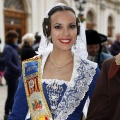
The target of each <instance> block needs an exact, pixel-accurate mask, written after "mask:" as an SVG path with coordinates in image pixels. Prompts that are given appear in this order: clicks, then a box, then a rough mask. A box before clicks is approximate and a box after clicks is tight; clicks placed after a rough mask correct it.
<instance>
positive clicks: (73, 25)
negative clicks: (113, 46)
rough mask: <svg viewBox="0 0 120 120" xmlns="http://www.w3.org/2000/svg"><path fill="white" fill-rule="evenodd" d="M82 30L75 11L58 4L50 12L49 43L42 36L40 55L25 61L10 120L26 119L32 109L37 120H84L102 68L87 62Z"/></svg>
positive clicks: (47, 23)
mask: <svg viewBox="0 0 120 120" xmlns="http://www.w3.org/2000/svg"><path fill="white" fill-rule="evenodd" d="M79 28H80V26H79V23H78V19H77V18H76V15H75V12H74V10H73V9H72V8H70V7H68V6H65V5H64V4H57V5H55V6H54V7H52V8H51V9H50V11H49V12H48V13H47V15H46V17H45V18H44V21H43V32H44V35H45V36H46V37H47V40H49V41H48V42H47V43H46V41H45V40H43V37H42V39H41V45H40V48H39V49H38V53H39V55H38V56H37V57H34V58H32V59H29V60H26V61H24V62H23V76H22V77H21V80H20V84H19V88H18V91H17V94H16V97H15V103H14V106H13V111H12V113H11V115H10V117H9V120H15V119H21V120H23V119H25V117H26V113H27V112H28V106H29V110H30V115H31V118H32V119H33V120H80V117H81V114H82V109H83V106H84V103H85V101H86V98H87V97H88V96H91V94H92V91H93V89H94V86H95V82H96V79H97V77H98V74H99V69H98V67H97V65H96V63H93V62H90V61H89V60H87V59H86V58H87V54H86V48H85V49H84V47H85V44H84V42H85V41H84V40H85V36H84V35H85V31H82V28H83V27H82V26H81V28H80V29H81V30H79ZM79 31H81V32H79ZM77 36H78V39H77ZM76 39H77V41H76ZM50 42H51V43H50ZM43 44H44V46H43ZM47 44H48V46H47ZM45 45H46V46H47V47H45ZM74 45H75V46H74ZM75 48H76V49H75ZM79 48H81V49H84V50H85V51H84V50H83V51H79ZM80 53H81V54H80ZM83 56H84V59H82V57H83ZM23 79H24V82H23ZM25 91H26V93H25ZM26 96H27V98H26ZM27 100H28V101H27ZM19 101H21V102H20V103H19ZM27 102H28V104H27Z"/></svg>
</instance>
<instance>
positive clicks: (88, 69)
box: [42, 54, 97, 120]
mask: <svg viewBox="0 0 120 120" xmlns="http://www.w3.org/2000/svg"><path fill="white" fill-rule="evenodd" d="M45 56H46V57H45ZM45 56H44V55H43V58H42V72H43V68H44V64H45V61H46V59H47V57H48V54H47V55H45ZM96 68H97V64H96V63H93V62H91V61H89V60H83V59H81V58H78V57H77V56H76V55H74V68H73V73H72V77H71V80H70V82H68V85H67V89H66V91H65V93H64V95H63V97H62V99H61V101H60V103H59V104H58V107H57V110H56V111H57V112H56V114H55V118H54V120H66V119H67V118H68V116H69V115H70V114H72V113H73V112H74V110H75V109H76V107H78V106H79V105H80V102H81V100H83V98H84V96H85V94H86V92H87V91H88V89H89V85H90V83H91V82H92V80H93V77H94V75H95V73H96Z"/></svg>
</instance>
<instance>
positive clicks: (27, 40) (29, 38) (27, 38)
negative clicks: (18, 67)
mask: <svg viewBox="0 0 120 120" xmlns="http://www.w3.org/2000/svg"><path fill="white" fill-rule="evenodd" d="M34 40H35V37H34V34H32V33H26V34H25V35H24V36H23V37H22V43H21V44H22V46H24V45H28V46H31V45H32V44H31V43H33V42H34Z"/></svg>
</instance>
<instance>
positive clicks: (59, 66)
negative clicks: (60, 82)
mask: <svg viewBox="0 0 120 120" xmlns="http://www.w3.org/2000/svg"><path fill="white" fill-rule="evenodd" d="M72 58H73V57H71V58H70V59H69V60H68V61H67V62H65V63H64V64H63V65H57V64H56V63H55V62H54V60H53V58H52V56H51V54H50V59H51V61H52V63H53V64H54V65H55V66H56V67H57V69H56V72H57V73H59V72H60V68H61V67H63V66H65V65H66V64H67V63H69V62H70V61H71V60H72Z"/></svg>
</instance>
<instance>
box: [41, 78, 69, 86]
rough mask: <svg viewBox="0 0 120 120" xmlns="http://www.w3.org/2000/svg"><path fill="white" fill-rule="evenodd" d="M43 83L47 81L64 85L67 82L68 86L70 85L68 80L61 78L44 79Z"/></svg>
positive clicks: (47, 82)
mask: <svg viewBox="0 0 120 120" xmlns="http://www.w3.org/2000/svg"><path fill="white" fill-rule="evenodd" d="M42 83H46V84H49V85H51V84H53V83H57V84H58V85H63V84H65V85H66V86H67V85H68V83H69V82H68V81H65V80H59V79H42Z"/></svg>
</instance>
